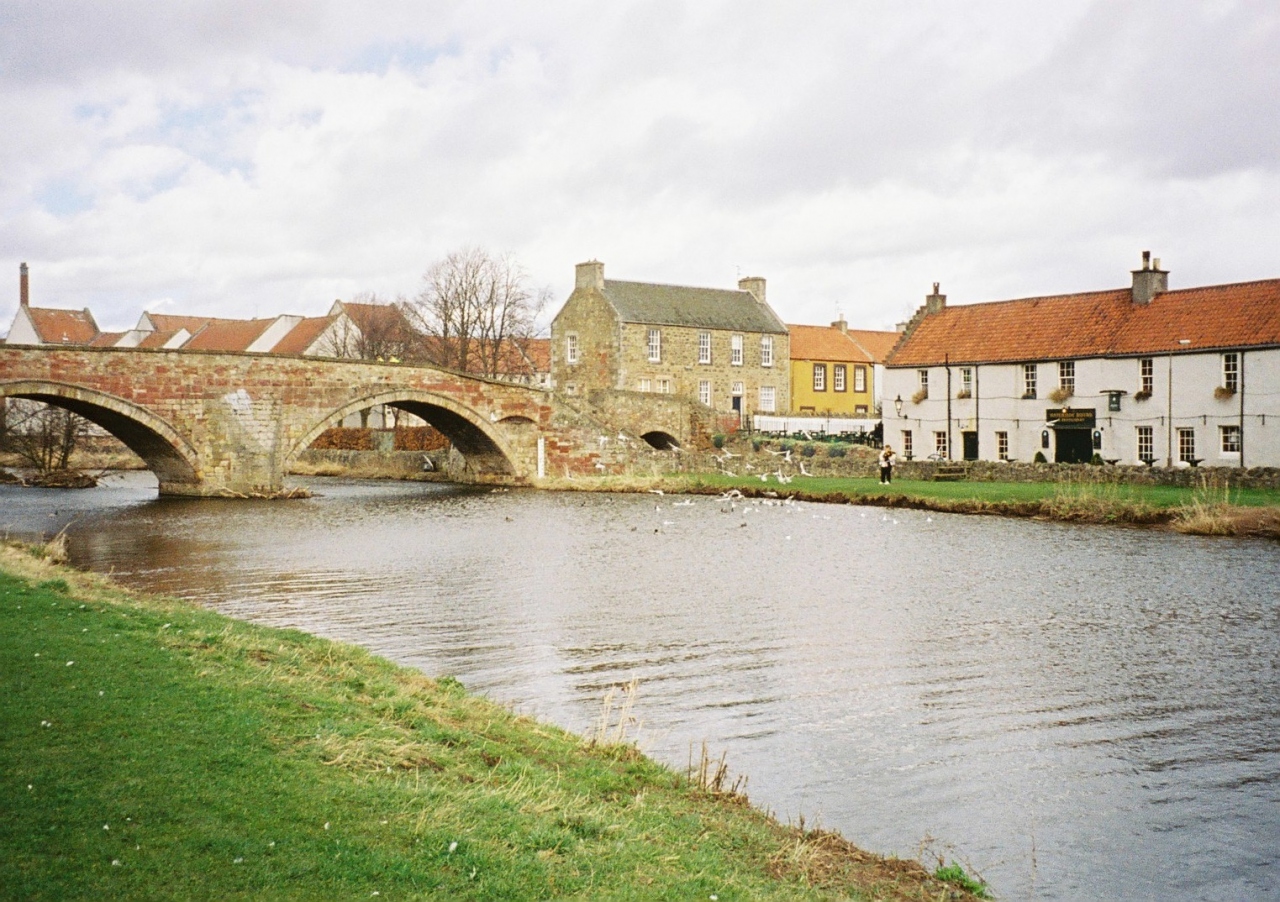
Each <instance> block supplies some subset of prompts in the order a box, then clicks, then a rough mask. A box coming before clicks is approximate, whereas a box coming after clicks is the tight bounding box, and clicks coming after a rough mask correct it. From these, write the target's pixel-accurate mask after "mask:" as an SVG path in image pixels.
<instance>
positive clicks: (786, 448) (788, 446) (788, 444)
mask: <svg viewBox="0 0 1280 902" xmlns="http://www.w3.org/2000/svg"><path fill="white" fill-rule="evenodd" d="M795 446H796V443H795V442H793V441H791V439H786V440H784V441H783V442H782V444H781V446H780V447H781V448H782V450H783V451H790V450H791V449H792V448H794V447H795Z"/></svg>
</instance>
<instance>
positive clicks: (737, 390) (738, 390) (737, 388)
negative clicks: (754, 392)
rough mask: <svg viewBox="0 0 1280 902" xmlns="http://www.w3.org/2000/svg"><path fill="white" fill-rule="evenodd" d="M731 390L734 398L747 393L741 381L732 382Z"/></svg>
mask: <svg viewBox="0 0 1280 902" xmlns="http://www.w3.org/2000/svg"><path fill="white" fill-rule="evenodd" d="M731 391H732V394H733V396H734V397H735V398H741V397H742V396H743V395H745V394H746V393H747V389H746V386H744V385H743V384H742V383H741V382H735V383H733V388H732V390H731Z"/></svg>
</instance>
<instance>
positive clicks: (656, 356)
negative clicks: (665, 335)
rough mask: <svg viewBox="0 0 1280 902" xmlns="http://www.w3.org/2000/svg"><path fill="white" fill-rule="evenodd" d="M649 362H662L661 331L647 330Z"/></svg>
mask: <svg viewBox="0 0 1280 902" xmlns="http://www.w3.org/2000/svg"><path fill="white" fill-rule="evenodd" d="M649 362H650V363H661V362H662V330H661V329H650V330H649Z"/></svg>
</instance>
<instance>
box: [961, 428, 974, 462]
mask: <svg viewBox="0 0 1280 902" xmlns="http://www.w3.org/2000/svg"><path fill="white" fill-rule="evenodd" d="M960 437H961V438H962V439H963V440H964V459H965V460H977V459H978V433H976V432H962V433H960Z"/></svg>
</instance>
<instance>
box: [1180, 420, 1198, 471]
mask: <svg viewBox="0 0 1280 902" xmlns="http://www.w3.org/2000/svg"><path fill="white" fill-rule="evenodd" d="M1195 459H1196V431H1195V430H1194V429H1192V428H1190V427H1187V426H1182V427H1180V428H1179V429H1178V460H1181V461H1184V462H1185V463H1191V462H1192V461H1193V460H1195Z"/></svg>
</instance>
